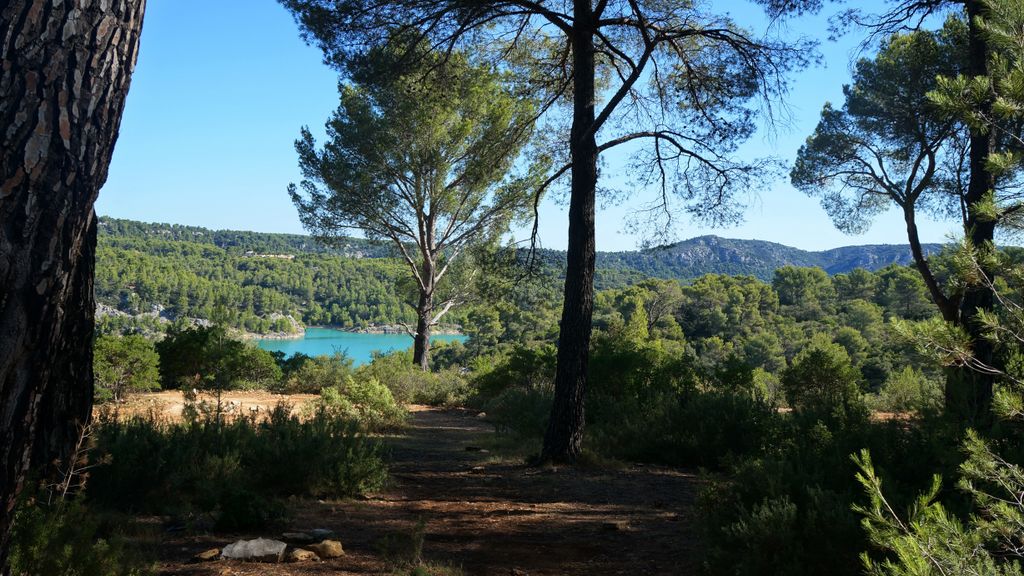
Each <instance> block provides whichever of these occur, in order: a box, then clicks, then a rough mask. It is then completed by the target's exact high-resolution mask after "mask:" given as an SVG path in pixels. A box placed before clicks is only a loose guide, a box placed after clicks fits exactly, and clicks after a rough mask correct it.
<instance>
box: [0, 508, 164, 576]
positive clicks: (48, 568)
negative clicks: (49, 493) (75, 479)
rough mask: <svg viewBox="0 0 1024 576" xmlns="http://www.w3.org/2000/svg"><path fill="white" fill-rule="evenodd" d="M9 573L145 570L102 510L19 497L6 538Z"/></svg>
mask: <svg viewBox="0 0 1024 576" xmlns="http://www.w3.org/2000/svg"><path fill="white" fill-rule="evenodd" d="M10 570H11V572H10V573H11V574H12V575H13V576H40V575H50V574H52V575H59V574H66V575H74V576H142V575H144V574H150V573H151V571H150V570H149V567H148V566H146V565H145V564H144V563H143V562H142V560H141V559H140V558H139V556H138V555H137V554H136V553H134V551H133V550H131V549H130V548H129V547H128V546H127V544H126V540H125V539H124V538H123V537H121V536H120V535H119V534H118V533H117V532H116V531H115V530H114V529H113V523H111V522H109V521H108V520H107V518H106V517H105V516H104V515H102V514H97V513H96V512H94V511H92V510H89V509H87V508H86V507H85V506H84V505H83V503H82V502H81V500H80V499H77V498H73V499H69V500H58V501H57V502H56V503H54V504H49V505H48V504H46V503H44V502H43V501H41V500H35V499H32V498H29V497H23V498H22V499H21V501H20V503H19V507H18V510H17V512H16V513H15V518H14V530H13V533H12V534H11V542H10Z"/></svg>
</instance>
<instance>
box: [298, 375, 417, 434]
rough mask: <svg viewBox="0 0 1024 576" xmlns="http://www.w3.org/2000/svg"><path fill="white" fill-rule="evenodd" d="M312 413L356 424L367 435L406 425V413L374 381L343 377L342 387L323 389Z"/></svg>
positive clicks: (371, 379)
mask: <svg viewBox="0 0 1024 576" xmlns="http://www.w3.org/2000/svg"><path fill="white" fill-rule="evenodd" d="M313 409H315V410H320V411H323V412H325V413H327V414H331V415H334V416H336V417H341V418H346V419H348V420H351V421H353V422H358V423H359V425H360V426H361V427H362V428H363V429H364V430H369V431H380V430H385V429H387V428H393V427H395V426H400V425H401V424H402V423H403V422H404V421H405V410H403V409H402V407H400V406H399V405H398V404H397V403H396V402H395V398H394V397H393V396H392V395H391V391H390V390H388V389H387V387H385V386H384V385H383V384H381V383H380V382H378V381H377V380H376V379H375V378H365V379H364V378H359V379H356V378H353V377H352V376H351V375H350V376H346V377H345V381H344V382H343V383H342V384H340V385H337V386H331V387H328V388H324V389H323V390H322V391H321V392H320V399H319V400H316V401H314V402H313Z"/></svg>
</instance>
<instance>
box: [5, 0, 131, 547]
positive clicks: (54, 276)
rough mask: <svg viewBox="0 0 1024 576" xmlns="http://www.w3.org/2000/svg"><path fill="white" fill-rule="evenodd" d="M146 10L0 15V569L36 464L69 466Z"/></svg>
mask: <svg viewBox="0 0 1024 576" xmlns="http://www.w3.org/2000/svg"><path fill="white" fill-rule="evenodd" d="M144 9H145V0H105V1H103V2H100V1H90V0H65V1H64V2H49V1H44V0H8V1H7V2H5V3H3V4H2V7H0V59H2V66H0V286H3V290H2V291H0V466H2V472H0V475H2V476H0V498H2V503H0V566H3V565H5V564H6V560H7V541H8V537H9V533H10V527H11V520H12V511H13V507H14V504H15V501H16V499H17V495H18V492H19V490H20V488H21V486H22V484H23V482H24V480H25V476H26V474H27V473H28V471H29V468H30V467H31V465H33V464H37V465H38V464H42V463H48V462H51V461H53V460H54V459H61V458H66V457H67V455H68V452H69V450H70V448H71V445H72V444H71V442H72V440H73V438H74V437H75V436H76V435H77V430H78V427H79V426H80V425H82V424H84V422H85V420H86V419H87V418H88V414H89V412H90V409H91V401H92V331H93V325H92V319H93V304H94V302H93V295H92V280H93V267H94V262H93V259H94V252H95V242H96V218H95V215H94V214H93V209H92V206H93V203H94V202H95V200H96V196H97V193H98V191H99V189H100V186H102V184H103V182H104V180H105V179H106V176H107V167H108V165H109V162H110V156H111V153H112V151H113V146H114V142H115V140H116V138H117V132H118V128H119V125H120V119H121V113H122V111H123V109H124V100H125V96H126V94H127V92H128V86H129V82H130V78H131V73H132V70H133V69H134V66H135V60H136V55H137V52H138V43H139V33H140V31H141V28H142V15H143V12H144Z"/></svg>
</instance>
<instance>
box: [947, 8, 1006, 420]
mask: <svg viewBox="0 0 1024 576" xmlns="http://www.w3.org/2000/svg"><path fill="white" fill-rule="evenodd" d="M965 7H966V12H967V18H968V22H969V27H968V30H969V38H968V52H969V53H968V70H967V72H966V73H967V75H968V76H987V75H988V47H987V45H986V41H985V37H984V31H982V30H981V29H980V28H979V27H978V25H977V22H976V20H977V17H978V15H980V14H981V12H982V10H983V6H982V2H981V0H967V1H966V2H965ZM992 101H993V99H992V98H990V99H988V100H987V101H986V102H985V103H984V104H983V106H984V107H985V109H983V110H982V113H983V114H984V115H985V116H986V117H988V116H989V112H990V109H991V106H992ZM995 150H996V138H995V131H994V130H988V131H987V132H981V131H977V130H972V131H971V136H970V156H969V162H970V169H971V177H970V181H969V182H968V184H967V195H966V204H967V231H966V232H967V238H968V239H969V240H970V242H971V244H972V245H973V246H975V247H976V248H980V249H984V248H986V247H987V246H989V245H991V243H992V241H993V239H994V237H995V222H991V221H986V220H985V219H984V218H979V214H978V207H979V205H980V204H981V203H982V202H983V201H984V199H985V196H986V195H987V194H988V193H989V192H991V191H992V190H994V189H995V178H994V177H993V175H992V173H991V171H989V169H988V166H987V165H986V162H987V160H988V158H989V156H990V155H991V154H992V152H994V151H995ZM983 272H984V273H985V274H988V275H991V271H989V270H983ZM993 304H994V302H993V295H992V293H991V292H990V291H989V290H988V289H987V288H985V287H980V286H978V287H970V288H968V289H967V290H966V291H965V292H964V295H963V298H962V300H961V303H960V310H959V320H960V322H961V323H963V325H964V327H965V328H966V329H967V331H968V333H969V334H970V336H971V346H972V350H973V353H974V356H975V358H977V359H978V360H979V361H980V362H982V363H984V364H986V365H989V366H992V365H993V362H994V360H995V358H994V350H993V348H992V344H991V343H990V342H989V341H988V340H987V339H986V338H985V337H984V335H983V334H982V331H981V326H979V324H978V323H977V322H975V320H974V319H975V317H976V315H977V313H978V312H979V311H982V310H992V308H993ZM992 385H993V377H992V376H990V375H987V374H981V373H978V372H974V371H969V370H966V369H964V370H953V371H950V373H949V376H948V378H947V380H946V410H947V412H948V413H949V414H950V415H952V416H953V417H954V418H955V419H956V420H957V421H958V422H960V423H962V424H964V425H967V426H974V427H984V426H986V425H987V423H988V422H990V421H991V406H992Z"/></svg>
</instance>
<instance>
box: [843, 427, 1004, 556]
mask: <svg viewBox="0 0 1024 576" xmlns="http://www.w3.org/2000/svg"><path fill="white" fill-rule="evenodd" d="M967 448H968V453H969V454H970V457H969V458H968V461H967V462H966V463H965V464H964V465H963V467H962V471H963V472H965V474H966V476H967V478H972V477H973V478H974V479H977V480H983V481H986V482H995V484H994V485H995V486H998V487H999V490H998V492H986V491H984V490H977V489H973V485H972V484H971V483H970V480H967V481H966V484H965V486H966V487H967V488H968V489H973V491H974V494H975V497H976V502H977V504H979V505H980V506H981V507H982V508H983V509H986V510H987V511H988V512H989V514H990V515H989V517H988V518H986V517H985V516H978V517H973V518H972V519H971V521H970V523H969V524H967V525H965V524H964V522H963V521H961V520H960V519H959V518H957V517H956V516H955V515H954V514H952V513H951V512H950V511H948V510H947V509H946V508H945V507H944V506H943V505H942V504H941V503H939V501H938V496H939V492H940V489H941V487H942V481H941V478H940V477H939V476H935V477H934V478H933V480H932V485H931V488H930V489H929V490H927V491H926V492H923V493H922V494H921V495H919V496H918V497H917V499H916V500H915V501H914V503H913V504H912V505H911V506H910V508H909V510H908V512H907V515H906V518H905V519H904V518H903V517H902V516H901V515H900V513H899V512H897V509H896V507H894V505H893V504H892V503H891V502H890V501H889V500H887V499H886V496H885V495H884V494H883V491H882V480H881V479H880V478H879V476H878V475H877V473H876V472H875V467H874V464H873V463H872V461H871V455H870V453H869V452H868V451H866V450H865V451H862V452H860V454H859V455H855V456H854V458H853V461H854V462H855V463H856V464H857V467H858V468H859V469H860V471H859V472H858V473H857V480H858V481H860V483H861V485H862V486H863V489H864V491H865V492H866V493H867V495H868V504H866V505H857V506H856V507H855V510H856V511H857V512H858V513H859V514H861V515H862V516H863V521H862V522H863V526H864V529H865V531H866V532H867V533H868V535H869V536H870V539H871V543H872V544H873V545H874V546H875V547H876V548H880V549H883V550H886V551H889V552H890V553H891V556H890V557H888V558H885V559H883V560H880V561H879V560H874V559H872V558H871V556H870V555H869V554H867V553H864V554H863V555H862V556H861V560H862V561H863V563H864V566H865V568H866V570H867V572H868V574H872V575H875V576H931V575H935V576H939V575H945V574H977V575H979V576H1012V575H1020V574H1024V571H1022V570H1021V560H1022V559H1024V558H1022V557H1021V554H1020V552H1019V550H1020V548H1019V544H1020V543H1021V538H1020V529H1019V526H1020V524H1019V521H1020V520H1021V519H1022V518H1024V516H1022V514H1021V507H1020V505H1019V504H1016V502H1018V501H1019V500H1018V495H1019V494H1020V492H1019V491H1018V490H1020V489H1022V488H1024V483H1022V482H1021V481H1020V479H1021V478H1022V476H1021V470H1020V469H1018V468H1017V467H1015V466H1012V465H1009V466H1007V465H1005V463H1003V462H1000V459H998V458H996V457H994V454H993V453H992V452H991V451H990V450H989V448H988V447H987V446H986V445H985V443H984V441H982V440H981V439H980V438H978V437H977V435H972V436H971V437H970V438H969V439H968V443H967ZM1000 480H1002V481H1003V483H999V481H1000ZM1007 480H1008V481H1009V482H1006V481H1007ZM1007 496H1008V497H1009V499H1007Z"/></svg>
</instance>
